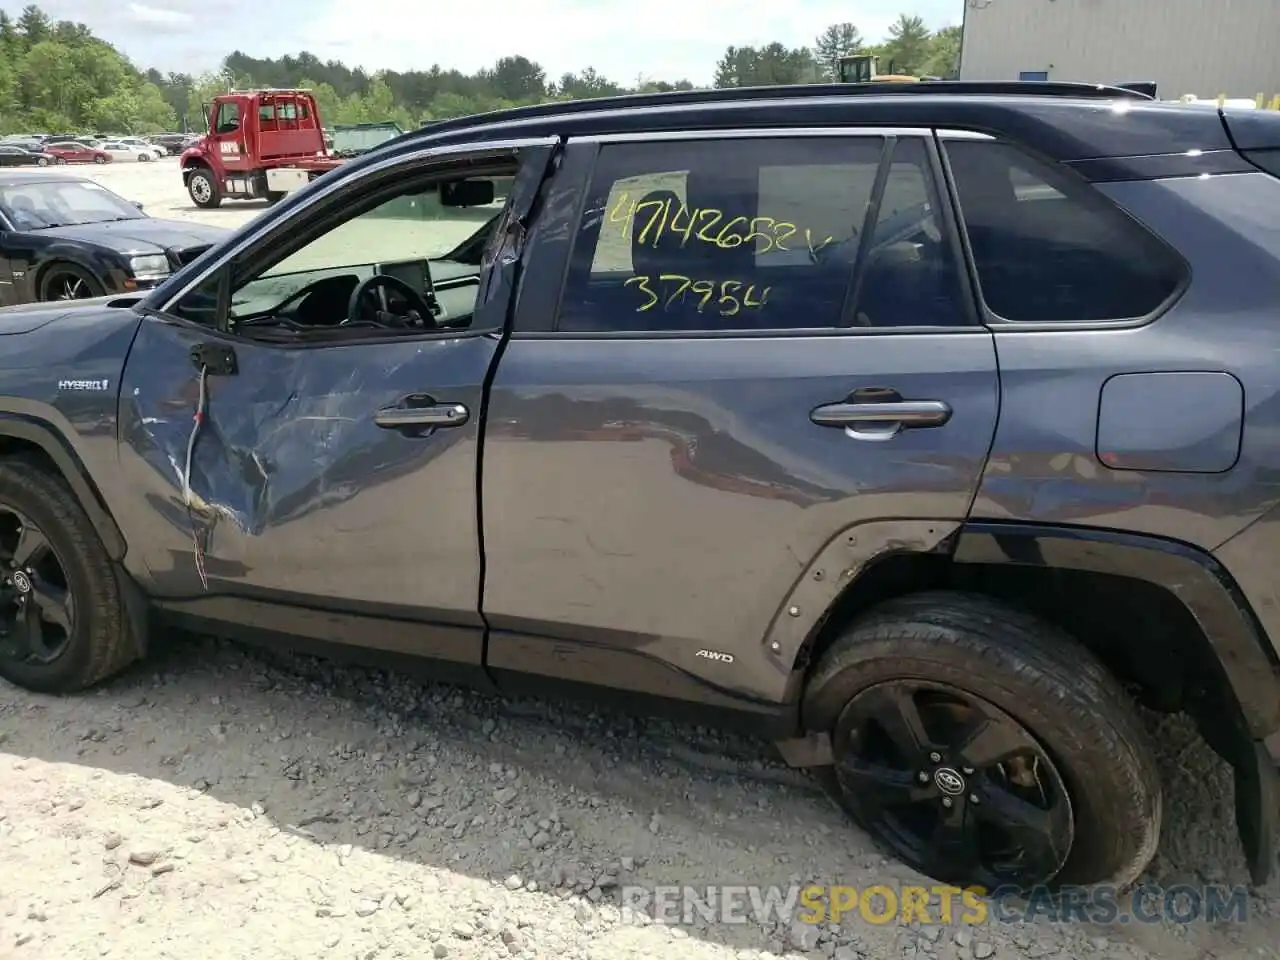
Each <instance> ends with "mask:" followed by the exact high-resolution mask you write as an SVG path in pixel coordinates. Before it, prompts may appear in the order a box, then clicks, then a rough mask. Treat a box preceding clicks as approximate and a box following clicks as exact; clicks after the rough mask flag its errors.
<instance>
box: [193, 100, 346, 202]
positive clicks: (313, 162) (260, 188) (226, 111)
mask: <svg viewBox="0 0 1280 960" xmlns="http://www.w3.org/2000/svg"><path fill="white" fill-rule="evenodd" d="M205 113H206V118H207V120H208V122H209V132H208V134H206V135H205V136H203V137H201V138H200V140H199V142H198V143H196V144H195V145H194V146H192V147H190V148H189V149H187V150H186V151H184V152H183V154H182V182H183V183H184V184H185V185H186V188H187V193H189V194H190V195H191V199H192V201H193V202H194V203H195V205H196V206H197V207H205V208H211V207H216V206H219V205H220V204H221V203H222V201H223V200H268V201H270V202H272V203H274V202H275V201H277V200H279V199H281V198H282V197H284V196H285V195H286V194H289V193H292V192H293V191H294V190H297V189H299V188H301V187H304V186H306V185H307V184H308V183H310V182H311V181H312V180H314V179H315V178H316V177H318V176H320V175H321V174H323V173H326V172H328V171H329V170H332V169H333V168H334V167H336V166H338V165H339V164H340V163H342V162H343V160H344V159H345V158H344V157H342V156H339V155H338V154H335V153H330V152H329V151H328V150H326V149H325V143H324V129H323V127H322V125H321V122H320V111H319V110H317V109H316V101H315V98H314V97H313V96H312V95H311V93H310V91H308V90H300V89H297V90H294V89H279V90H277V89H265V90H232V91H230V92H229V93H223V94H219V95H218V96H217V97H215V98H214V99H213V102H212V103H211V104H208V105H207V106H206V108H205Z"/></svg>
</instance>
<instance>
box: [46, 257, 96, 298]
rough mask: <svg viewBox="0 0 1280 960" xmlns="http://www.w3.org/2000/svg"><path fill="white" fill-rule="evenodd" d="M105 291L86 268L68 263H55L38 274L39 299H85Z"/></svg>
mask: <svg viewBox="0 0 1280 960" xmlns="http://www.w3.org/2000/svg"><path fill="white" fill-rule="evenodd" d="M104 293H106V291H105V290H104V289H103V287H102V284H101V283H100V282H99V281H98V279H97V277H95V276H94V275H93V274H91V273H90V272H89V271H88V270H85V269H83V268H81V267H77V266H75V265H74V264H70V263H55V264H53V265H51V266H49V267H46V268H45V270H44V273H42V274H41V276H40V299H41V300H87V299H88V298H90V297H100V296H102V295H103V294H104Z"/></svg>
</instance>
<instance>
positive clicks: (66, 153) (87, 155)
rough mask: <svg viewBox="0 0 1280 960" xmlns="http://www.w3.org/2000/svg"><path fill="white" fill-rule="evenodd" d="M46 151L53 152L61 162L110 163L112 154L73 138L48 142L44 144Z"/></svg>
mask: <svg viewBox="0 0 1280 960" xmlns="http://www.w3.org/2000/svg"><path fill="white" fill-rule="evenodd" d="M44 151H45V153H51V154H53V155H54V156H55V157H57V158H58V162H59V163H110V162H111V154H109V153H107V152H106V151H105V150H99V149H98V148H97V147H90V146H87V145H86V144H83V143H76V142H74V141H72V140H66V141H63V142H60V143H47V144H45V145H44Z"/></svg>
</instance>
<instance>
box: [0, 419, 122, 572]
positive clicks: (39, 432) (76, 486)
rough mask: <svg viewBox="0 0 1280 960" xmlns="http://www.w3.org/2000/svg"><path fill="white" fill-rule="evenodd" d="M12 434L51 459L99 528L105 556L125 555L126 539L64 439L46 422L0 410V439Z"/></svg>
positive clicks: (94, 485)
mask: <svg viewBox="0 0 1280 960" xmlns="http://www.w3.org/2000/svg"><path fill="white" fill-rule="evenodd" d="M4 437H11V438H13V439H15V440H22V441H26V442H27V443H31V444H33V445H35V446H36V447H39V448H40V449H41V450H42V451H44V453H45V454H46V455H47V456H48V457H49V459H50V460H52V461H53V464H54V466H56V467H57V468H58V471H59V472H60V473H61V474H62V477H63V479H64V480H65V481H66V482H67V484H68V485H69V486H70V487H71V490H72V492H73V493H74V494H75V495H76V499H77V500H78V501H79V502H80V506H81V508H82V509H83V510H84V512H85V513H86V514H87V515H88V517H89V522H90V523H92V524H93V526H94V529H95V530H97V531H98V536H100V537H101V538H102V544H103V546H104V547H105V548H106V550H107V555H108V556H109V557H110V558H111V559H112V560H114V561H117V562H119V561H120V560H121V559H122V558H123V557H124V554H125V539H124V534H123V533H121V531H120V528H119V526H117V525H116V522H115V519H114V518H113V517H112V516H111V513H110V511H108V509H107V507H106V504H105V502H104V501H103V498H102V494H101V492H100V491H99V490H98V488H97V485H96V484H94V483H93V481H92V480H91V479H90V478H89V473H88V471H87V470H86V469H85V466H84V464H83V463H82V462H81V461H80V458H79V457H78V456H77V455H76V453H75V451H74V450H73V449H72V447H71V446H70V444H68V443H67V441H66V439H65V438H64V437H63V436H62V435H61V434H60V433H59V432H58V431H57V430H56V429H55V428H54V427H53V426H52V425H51V424H49V423H48V422H46V421H43V420H40V419H37V418H35V417H31V416H25V415H22V414H15V413H12V412H8V411H0V438H4Z"/></svg>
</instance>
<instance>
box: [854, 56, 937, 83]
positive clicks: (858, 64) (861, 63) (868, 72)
mask: <svg viewBox="0 0 1280 960" xmlns="http://www.w3.org/2000/svg"><path fill="white" fill-rule="evenodd" d="M837 62H838V65H839V68H840V82H841V83H919V82H920V81H921V80H940V79H942V78H941V77H916V76H912V75H911V74H909V73H894V72H893V61H892V60H890V61H889V72H888V73H877V72H876V70H877V68H878V67H879V65H880V58H879V57H878V56H876V55H875V54H874V53H859V54H855V55H854V56H851V57H841V58H840V59H839V61H837Z"/></svg>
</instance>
